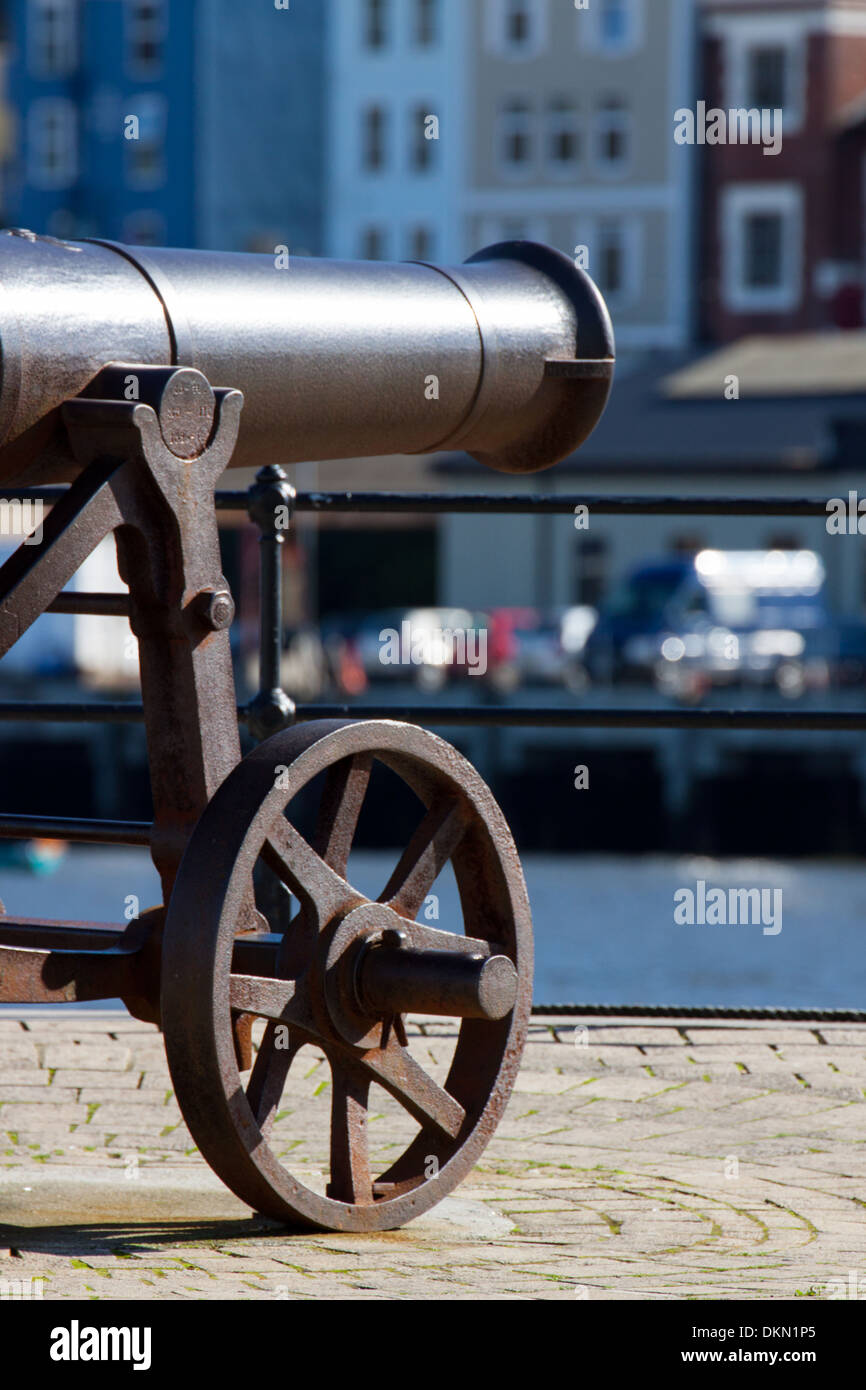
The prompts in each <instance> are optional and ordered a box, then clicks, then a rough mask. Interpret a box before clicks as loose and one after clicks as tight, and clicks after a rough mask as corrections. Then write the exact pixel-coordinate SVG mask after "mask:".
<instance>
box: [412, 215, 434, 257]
mask: <svg viewBox="0 0 866 1390" xmlns="http://www.w3.org/2000/svg"><path fill="white" fill-rule="evenodd" d="M433 258H434V253H433V233H432V231H431V230H430V228H429V227H425V226H423V225H421V224H420V223H419V225H418V226H417V227H413V228H412V229H411V231H410V233H409V260H410V261H432V260H433Z"/></svg>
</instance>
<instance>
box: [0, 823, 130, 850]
mask: <svg viewBox="0 0 866 1390" xmlns="http://www.w3.org/2000/svg"><path fill="white" fill-rule="evenodd" d="M150 830H151V825H150V821H144V820H84V819H83V818H81V817H79V816H74V817H73V816H70V817H65V816H0V838H2V839H4V840H82V841H85V842H87V843H89V844H96V845H149V844H150Z"/></svg>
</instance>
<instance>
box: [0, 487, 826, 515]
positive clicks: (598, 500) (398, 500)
mask: <svg viewBox="0 0 866 1390" xmlns="http://www.w3.org/2000/svg"><path fill="white" fill-rule="evenodd" d="M66 490H67V489H66V488H63V487H44V488H7V489H5V490H2V491H0V499H5V500H7V501H10V502H12V501H22V502H23V501H28V500H34V499H37V498H38V499H40V500H41V501H43V502H47V503H50V502H56V501H58V500H59V499H60V498H61V497H62V496H63V495H64V493H65V492H66ZM828 500H829V499H828V498H827V497H718V496H715V497H677V496H668V495H662V494H652V495H647V496H645V497H641V496H638V495H634V494H632V495H630V496H618V495H616V494H614V493H602V494H587V493H559V494H556V493H503V494H500V495H498V496H497V495H496V494H488V493H479V492H466V493H461V492H318V491H317V492H299V493H298V494H297V497H296V498H295V501H294V507H295V510H296V511H299V512H378V513H382V514H386V513H389V512H442V513H446V512H488V513H490V514H491V515H497V514H499V515H502V514H507V513H516V514H520V513H523V512H539V513H544V512H547V513H554V514H557V513H573V512H574V510H575V508H576V507H579V506H584V507H587V508H588V509H589V511H590V512H594V513H595V514H596V515H597V516H651V515H655V516H725V515H727V516H826V515H827V504H828ZM215 502H216V508H217V511H223V512H245V511H246V510H247V506H248V503H249V494H248V493H247V492H246V491H245V490H231V489H229V490H223V489H221V490H220V491H219V492H217V493H215Z"/></svg>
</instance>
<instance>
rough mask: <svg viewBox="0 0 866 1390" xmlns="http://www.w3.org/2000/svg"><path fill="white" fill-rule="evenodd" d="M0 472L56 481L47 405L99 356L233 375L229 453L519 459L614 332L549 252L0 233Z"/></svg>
mask: <svg viewBox="0 0 866 1390" xmlns="http://www.w3.org/2000/svg"><path fill="white" fill-rule="evenodd" d="M0 353H2V379H0V482H3V481H5V482H11V481H13V480H15V481H18V482H26V483H38V482H49V481H64V480H68V479H71V478H72V477H74V475H75V472H76V465H75V463H74V460H73V458H72V455H71V453H70V451H69V448H68V445H67V441H66V436H65V431H64V428H63V425H62V422H61V418H60V413H59V406H60V405H61V404H62V402H63V401H65V400H68V399H69V398H71V397H74V396H77V395H79V394H81V393H82V392H84V391H86V389H87V388H88V386H89V385H90V383H92V382H93V380H94V378H95V377H96V376H97V374H98V373H99V372H100V371H101V370H102V369H103V368H104V367H106V366H107V365H108V364H109V363H139V364H155V365H156V364H161V365H168V366H171V365H180V366H190V367H195V368H198V369H199V371H201V372H203V373H204V375H205V376H206V377H207V378H208V380H209V381H210V382H211V384H212V385H213V386H215V387H236V388H238V389H240V390H241V391H242V392H243V395H244V409H243V411H242V414H241V425H240V434H239V438H238V443H237V447H236V449H235V452H234V455H233V459H232V466H233V467H257V468H258V467H261V466H262V465H263V464H267V463H277V464H288V463H297V462H301V461H303V460H308V459H335V458H352V457H363V456H370V455H373V454H411V453H429V452H433V451H437V450H443V449H458V448H459V449H461V450H464V451H466V452H467V453H469V454H471V455H473V456H474V457H475V458H477V459H478V460H480V461H481V462H482V463H485V464H488V465H489V466H490V467H492V468H496V469H499V470H501V471H504V472H510V473H528V472H534V471H536V470H538V469H541V468H546V467H548V466H549V465H550V464H553V463H555V462H556V461H557V460H558V459H560V458H562V457H564V456H565V455H566V454H568V453H570V452H571V451H572V450H573V449H575V448H577V447H578V445H580V444H581V443H582V442H583V440H584V439H585V438H586V437H587V435H588V434H589V433H590V432H591V430H592V429H593V428H594V426H595V424H596V423H597V421H598V419H599V417H600V416H601V414H602V411H603V410H604V406H605V402H606V400H607V396H608V392H609V390H610V384H611V377H612V372H613V356H614V345H613V332H612V329H611V325H610V319H609V317H608V313H607V310H606V308H605V305H604V301H603V299H602V297H601V295H600V294H599V292H598V290H597V289H596V287H595V285H594V284H593V282H592V281H591V280H590V278H589V277H588V276H587V275H586V274H585V272H584V271H582V270H580V269H579V268H577V267H576V266H575V265H574V264H573V263H572V262H571V261H570V260H569V259H568V258H567V257H566V256H564V255H562V254H561V253H560V252H558V251H554V250H552V249H551V248H549V247H546V246H541V245H538V244H536V243H533V242H503V243H500V244H498V245H496V246H491V247H488V248H487V249H486V250H483V251H480V252H478V253H477V254H476V255H474V256H472V257H471V258H470V259H469V260H468V261H467V262H466V263H465V264H464V265H462V266H459V267H452V266H433V265H429V264H427V263H422V262H405V263H404V262H400V263H387V262H358V261H326V260H318V259H312V258H298V257H294V256H292V257H288V256H287V255H286V254H285V253H284V254H283V255H282V256H281V255H280V254H279V253H277V254H276V255H274V256H270V255H253V254H245V253H236V252H209V251H188V250H167V249H162V248H152V247H129V246H121V245H120V244H118V243H114V242H101V241H79V242H63V241H58V240H55V239H53V238H49V237H39V236H34V235H33V234H32V233H26V232H22V231H20V230H18V229H15V230H13V231H11V232H7V233H4V234H2V235H0Z"/></svg>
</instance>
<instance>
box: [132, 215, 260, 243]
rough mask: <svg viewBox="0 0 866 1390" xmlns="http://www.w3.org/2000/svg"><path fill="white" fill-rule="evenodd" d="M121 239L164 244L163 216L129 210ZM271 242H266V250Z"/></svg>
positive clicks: (164, 228)
mask: <svg viewBox="0 0 866 1390" xmlns="http://www.w3.org/2000/svg"><path fill="white" fill-rule="evenodd" d="M123 240H124V241H125V242H126V244H127V246H164V245H165V242H166V227H165V218H164V217H163V215H162V213H161V212H156V211H155V210H154V209H151V208H142V209H140V210H139V211H138V212H131V213H130V214H129V216H128V217H126V218H124V222H123ZM272 246H273V242H269V243H268V250H269V251H270V250H271V249H272Z"/></svg>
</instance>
